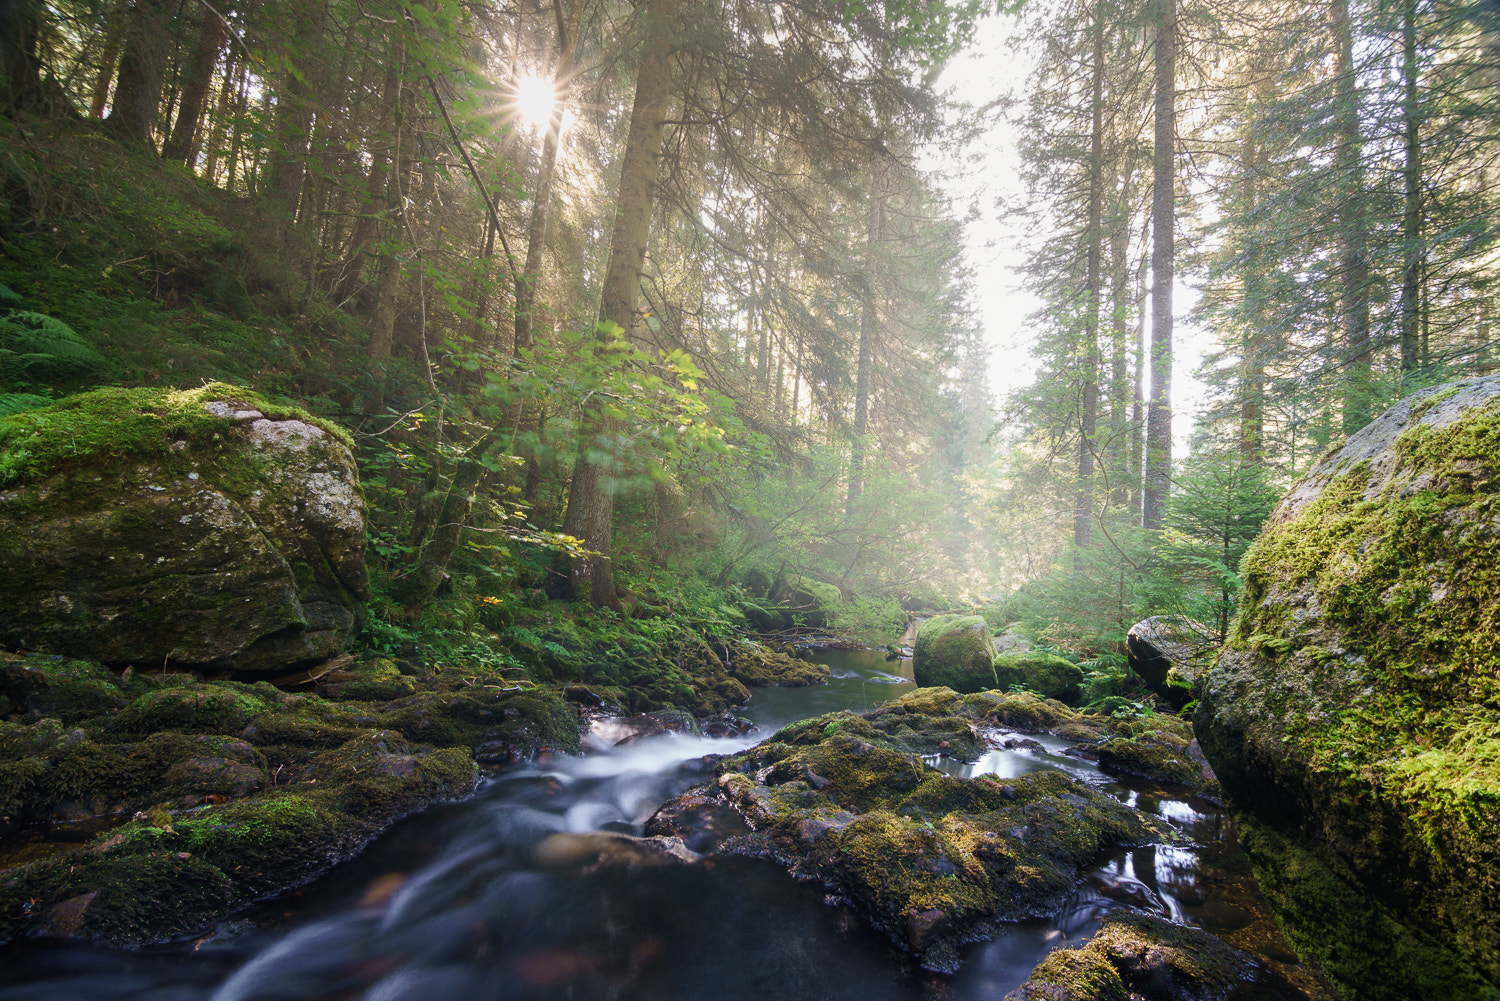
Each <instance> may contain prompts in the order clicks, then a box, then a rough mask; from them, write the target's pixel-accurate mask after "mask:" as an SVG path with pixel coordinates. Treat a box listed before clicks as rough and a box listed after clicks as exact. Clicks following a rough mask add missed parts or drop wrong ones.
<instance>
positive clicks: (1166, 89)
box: [1141, 0, 1177, 531]
mask: <svg viewBox="0 0 1500 1001" xmlns="http://www.w3.org/2000/svg"><path fill="white" fill-rule="evenodd" d="M1155 63H1156V112H1155V119H1156V121H1155V125H1156V131H1155V138H1154V142H1153V150H1152V152H1153V157H1152V161H1153V164H1152V166H1153V170H1152V191H1151V402H1150V406H1149V408H1148V410H1147V413H1146V490H1145V497H1144V499H1143V503H1142V506H1141V524H1142V526H1143V527H1144V528H1146V529H1147V530H1148V531H1157V530H1159V529H1160V528H1161V526H1162V522H1163V521H1164V520H1165V518H1166V513H1167V493H1168V491H1169V490H1170V488H1171V482H1172V285H1173V282H1174V281H1175V278H1176V273H1175V272H1176V268H1175V263H1176V262H1175V260H1174V253H1173V251H1174V237H1175V236H1176V220H1177V199H1176V189H1177V165H1176V141H1177V7H1176V0H1157V21H1156V57H1155Z"/></svg>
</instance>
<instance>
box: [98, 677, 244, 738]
mask: <svg viewBox="0 0 1500 1001" xmlns="http://www.w3.org/2000/svg"><path fill="white" fill-rule="evenodd" d="M266 709H267V706H266V703H265V701H264V700H263V699H262V698H261V697H260V696H259V695H252V694H249V693H248V692H246V691H243V690H239V691H237V690H235V689H233V688H229V687H226V686H223V685H201V684H194V685H184V686H182V687H176V688H166V689H163V690H161V691H158V692H152V693H151V694H149V695H144V696H142V697H140V698H138V699H136V700H135V701H134V702H132V703H131V704H130V705H129V706H126V707H125V708H124V709H122V710H120V712H118V713H116V714H115V715H113V716H111V717H109V719H108V722H107V724H106V726H107V728H108V729H109V731H110V732H112V733H119V734H126V733H156V732H158V731H161V730H176V731H179V732H182V733H235V732H238V731H239V730H242V729H244V728H245V726H246V725H248V724H249V722H250V721H251V720H252V719H254V718H255V717H257V716H259V715H260V714H261V713H264V712H265V711H266Z"/></svg>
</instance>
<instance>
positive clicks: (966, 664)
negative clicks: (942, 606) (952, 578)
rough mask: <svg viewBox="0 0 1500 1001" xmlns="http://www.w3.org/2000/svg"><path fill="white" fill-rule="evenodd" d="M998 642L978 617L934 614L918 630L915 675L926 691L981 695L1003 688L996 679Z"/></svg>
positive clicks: (913, 664) (914, 655) (913, 671)
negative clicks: (988, 690)
mask: <svg viewBox="0 0 1500 1001" xmlns="http://www.w3.org/2000/svg"><path fill="white" fill-rule="evenodd" d="M994 660H995V642H994V639H993V638H992V637H991V636H990V627H989V625H988V624H987V623H986V622H985V621H984V619H983V618H981V617H980V616H978V615H934V616H933V617H932V618H930V619H928V620H927V621H926V622H923V623H922V625H921V626H920V627H919V628H918V629H917V642H916V647H915V649H914V650H913V653H912V662H911V666H912V675H913V676H914V677H915V678H916V681H917V684H919V685H921V686H922V687H923V688H935V687H942V688H951V689H953V690H954V691H955V692H980V691H984V690H986V689H989V688H1001V687H1003V686H1002V685H1001V684H1000V682H999V680H998V679H997V678H996V676H995V668H994Z"/></svg>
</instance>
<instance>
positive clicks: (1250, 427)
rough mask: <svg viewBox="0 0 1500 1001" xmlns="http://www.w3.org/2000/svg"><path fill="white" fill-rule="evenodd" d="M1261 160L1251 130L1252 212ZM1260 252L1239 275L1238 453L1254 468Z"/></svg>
mask: <svg viewBox="0 0 1500 1001" xmlns="http://www.w3.org/2000/svg"><path fill="white" fill-rule="evenodd" d="M1264 160H1265V148H1264V144H1263V143H1262V142H1261V141H1260V138H1259V136H1258V135H1257V134H1256V133H1255V131H1254V130H1251V131H1250V132H1249V134H1247V135H1246V136H1245V153H1244V161H1245V167H1244V182H1243V194H1242V195H1241V198H1242V199H1243V200H1244V209H1243V211H1246V212H1253V211H1254V210H1255V206H1256V203H1257V202H1258V201H1259V199H1260V190H1259V184H1258V181H1259V177H1260V170H1261V166H1262V164H1263V163H1264ZM1260 256H1261V255H1260V252H1259V250H1258V249H1257V248H1251V249H1250V250H1249V251H1247V253H1246V259H1245V264H1244V272H1243V275H1244V277H1243V285H1244V289H1245V317H1244V320H1243V331H1242V333H1241V336H1240V372H1239V397H1240V421H1239V452H1240V459H1241V461H1242V462H1244V463H1246V464H1247V465H1257V464H1259V463H1260V462H1261V461H1262V460H1263V459H1264V458H1265V395H1266V362H1265V349H1266V346H1265V340H1266V334H1265V332H1264V330H1263V321H1262V317H1263V316H1264V309H1265V306H1264V303H1265V287H1264V286H1265V277H1264V275H1262V273H1261V267H1262V263H1261V260H1260Z"/></svg>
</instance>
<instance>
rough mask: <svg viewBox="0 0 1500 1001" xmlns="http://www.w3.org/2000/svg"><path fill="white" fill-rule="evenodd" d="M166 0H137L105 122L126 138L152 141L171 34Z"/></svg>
mask: <svg viewBox="0 0 1500 1001" xmlns="http://www.w3.org/2000/svg"><path fill="white" fill-rule="evenodd" d="M171 21H172V11H171V8H170V7H169V6H167V4H166V3H165V0H137V3H136V5H135V11H134V13H133V14H132V15H131V18H130V26H129V27H128V28H127V29H126V30H125V47H124V51H123V52H121V53H120V66H119V71H118V73H117V74H116V77H115V96H114V105H113V108H112V109H111V110H110V113H109V118H108V119H106V121H108V122H109V124H110V126H111V127H112V128H113V129H114V130H115V133H116V134H117V135H119V136H120V137H121V138H123V139H127V140H131V141H133V142H140V143H151V142H152V141H153V139H154V136H155V133H156V114H157V110H158V109H159V108H160V106H161V88H162V79H163V77H164V75H165V73H166V65H167V54H168V49H169V47H170V41H171V37H172V32H171Z"/></svg>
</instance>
